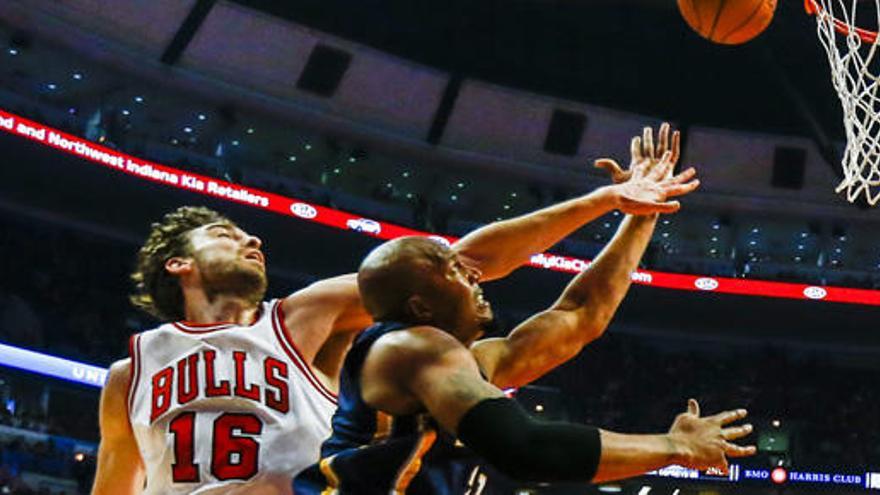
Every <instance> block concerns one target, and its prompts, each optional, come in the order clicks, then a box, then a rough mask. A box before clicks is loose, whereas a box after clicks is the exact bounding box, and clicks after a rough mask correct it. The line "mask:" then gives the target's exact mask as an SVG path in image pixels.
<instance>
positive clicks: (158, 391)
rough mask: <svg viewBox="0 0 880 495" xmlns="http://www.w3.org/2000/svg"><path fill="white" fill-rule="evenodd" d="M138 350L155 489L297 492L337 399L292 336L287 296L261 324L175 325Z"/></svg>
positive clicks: (144, 446) (140, 420)
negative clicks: (297, 477) (294, 487)
mask: <svg viewBox="0 0 880 495" xmlns="http://www.w3.org/2000/svg"><path fill="white" fill-rule="evenodd" d="M130 347H131V350H130V352H131V359H132V361H131V364H132V367H131V369H132V372H131V388H130V389H129V397H128V406H129V420H130V421H131V426H132V428H133V430H134V436H135V438H136V439H137V443H138V448H139V449H140V453H141V456H142V458H143V460H144V465H145V466H146V472H147V485H146V490H145V493H147V494H160V493H161V494H177V493H199V494H207V493H211V494H214V493H248V494H278V493H282V494H284V493H287V494H289V493H290V491H291V488H290V483H291V479H292V477H293V475H294V474H296V473H298V472H299V471H301V470H302V469H304V468H306V467H308V466H309V465H310V464H313V463H314V462H315V461H317V460H318V459H319V458H320V455H319V450H320V446H321V442H322V441H323V440H324V439H325V438H327V437H328V436H329V434H330V419H331V417H332V416H333V412H334V411H335V410H336V397H335V395H333V393H331V392H330V391H329V390H327V389H326V388H325V387H324V386H323V385H322V384H321V382H319V381H318V379H317V377H316V376H315V375H314V373H313V372H312V370H311V368H309V365H308V363H306V362H305V360H304V359H303V358H302V356H301V355H300V353H299V351H298V350H297V348H296V346H295V344H294V343H293V342H290V341H289V339H288V338H287V334H286V332H284V323H283V313H282V310H281V304H280V301H279V300H275V301H272V302H268V303H263V304H262V306H261V311H260V316H259V319H258V320H257V321H256V323H254V324H253V325H251V326H240V325H233V324H222V325H211V326H193V325H188V324H185V323H167V324H164V325H162V326H160V327H158V328H156V329H153V330H149V331H147V332H143V333H141V334H138V335H135V336H133V337H132V339H131V344H130Z"/></svg>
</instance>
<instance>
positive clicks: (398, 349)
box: [372, 325, 467, 361]
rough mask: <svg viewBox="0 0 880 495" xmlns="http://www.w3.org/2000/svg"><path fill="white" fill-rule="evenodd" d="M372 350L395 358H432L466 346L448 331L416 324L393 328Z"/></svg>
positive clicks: (464, 349) (460, 349) (378, 340)
mask: <svg viewBox="0 0 880 495" xmlns="http://www.w3.org/2000/svg"><path fill="white" fill-rule="evenodd" d="M372 347H373V351H374V352H376V353H381V354H385V355H388V356H389V357H392V358H394V359H395V360H401V359H406V360H412V359H416V360H420V361H426V360H433V359H436V358H439V357H442V356H445V355H447V354H449V353H455V352H457V351H464V352H467V348H466V347H465V346H464V345H463V344H462V343H461V342H459V341H458V340H457V339H456V338H455V337H453V336H452V335H451V334H449V332H446V331H444V330H442V329H440V328H437V327H434V326H430V325H418V326H412V327H405V328H401V329H398V330H394V331H391V332H388V333H386V334H385V335H382V336H381V337H379V338H378V339H377V340H376V342H375V343H374V344H373V346H372Z"/></svg>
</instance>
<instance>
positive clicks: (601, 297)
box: [475, 216, 656, 387]
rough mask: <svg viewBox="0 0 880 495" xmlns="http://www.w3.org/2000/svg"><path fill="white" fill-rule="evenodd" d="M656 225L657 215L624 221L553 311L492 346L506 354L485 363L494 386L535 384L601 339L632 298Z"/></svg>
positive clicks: (482, 362) (532, 320) (486, 358)
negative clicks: (636, 271)
mask: <svg viewBox="0 0 880 495" xmlns="http://www.w3.org/2000/svg"><path fill="white" fill-rule="evenodd" d="M655 223H656V217H655V216H650V217H647V216H646V217H631V216H627V217H626V218H624V220H623V222H622V224H621V226H620V228H619V229H618V231H617V234H615V236H614V238H613V239H612V240H611V242H609V244H608V245H607V246H606V247H605V249H604V250H603V251H602V253H600V255H599V256H598V257H597V258H596V260H595V262H594V263H593V264H592V265H591V266H590V268H588V269H587V270H586V271H584V272H582V273H580V274H578V275H577V276H576V277H575V278H574V279H573V280H572V281H571V282H570V283H569V285H568V286H567V287H566V289H565V290H564V291H563V293H562V295H561V296H560V298H559V300H558V301H557V302H556V303H555V304H554V305H553V306H552V307H551V308H550V309H548V310H547V311H544V312H542V313H539V314H538V315H536V316H534V317H532V318H531V319H529V320H527V321H526V322H524V323H523V324H521V325H520V326H518V327H517V328H516V329H515V330H514V331H513V332H511V334H510V335H508V336H507V338H506V339H504V341H503V342H500V343H493V344H491V345H492V346H494V347H493V349H498V348H501V349H502V351H501V352H499V351H496V352H497V354H493V355H488V356H486V357H485V358H484V359H482V360H481V364H482V365H483V366H484V369H485V370H487V372H489V373H490V376H491V379H492V383H494V384H495V385H497V386H499V387H516V386H522V385H525V384H527V383H530V382H532V381H534V380H536V379H538V378H539V377H541V376H543V375H544V374H546V373H548V372H549V371H551V370H553V369H555V368H556V367H557V366H559V365H561V364H563V363H565V362H566V361H568V360H569V359H571V358H572V357H574V356H576V355H577V354H578V353H579V352H581V350H582V349H583V348H584V346H585V345H587V344H589V343H590V342H592V341H593V340H595V339H597V338H598V337H599V336H601V335H602V333H603V332H604V331H605V329H606V328H607V327H608V324H609V323H610V321H611V318H612V317H613V316H614V313H615V312H616V311H617V308H618V306H619V305H620V303H621V301H622V300H623V298H624V296H625V295H626V291H627V289H628V288H629V286H630V284H631V280H632V279H631V273H632V271H633V270H634V269H635V268H636V267H637V266H638V263H639V260H640V259H641V257H642V254H643V253H644V251H645V248H646V247H647V245H648V242H649V241H650V239H651V235H652V233H653V231H654V225H655ZM489 348H490V347H488V346H487V347H485V349H489ZM475 354H476V355H478V356H479V352H476V353H475Z"/></svg>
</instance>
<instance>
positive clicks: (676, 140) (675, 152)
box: [670, 131, 681, 165]
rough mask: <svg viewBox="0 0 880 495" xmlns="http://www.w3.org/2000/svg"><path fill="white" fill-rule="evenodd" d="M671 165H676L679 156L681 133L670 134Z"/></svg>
mask: <svg viewBox="0 0 880 495" xmlns="http://www.w3.org/2000/svg"><path fill="white" fill-rule="evenodd" d="M670 150H671V151H672V164H673V165H674V164H676V163H678V158H679V157H680V156H681V133H680V132H678V131H675V132H673V133H672V148H670Z"/></svg>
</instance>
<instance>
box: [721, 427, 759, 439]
mask: <svg viewBox="0 0 880 495" xmlns="http://www.w3.org/2000/svg"><path fill="white" fill-rule="evenodd" d="M751 432H752V425H742V426H732V427H730V428H724V429H722V430H721V437H722V438H724V439H725V440H736V439H737V438H742V437H744V436H746V435H748V434H750V433H751Z"/></svg>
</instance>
